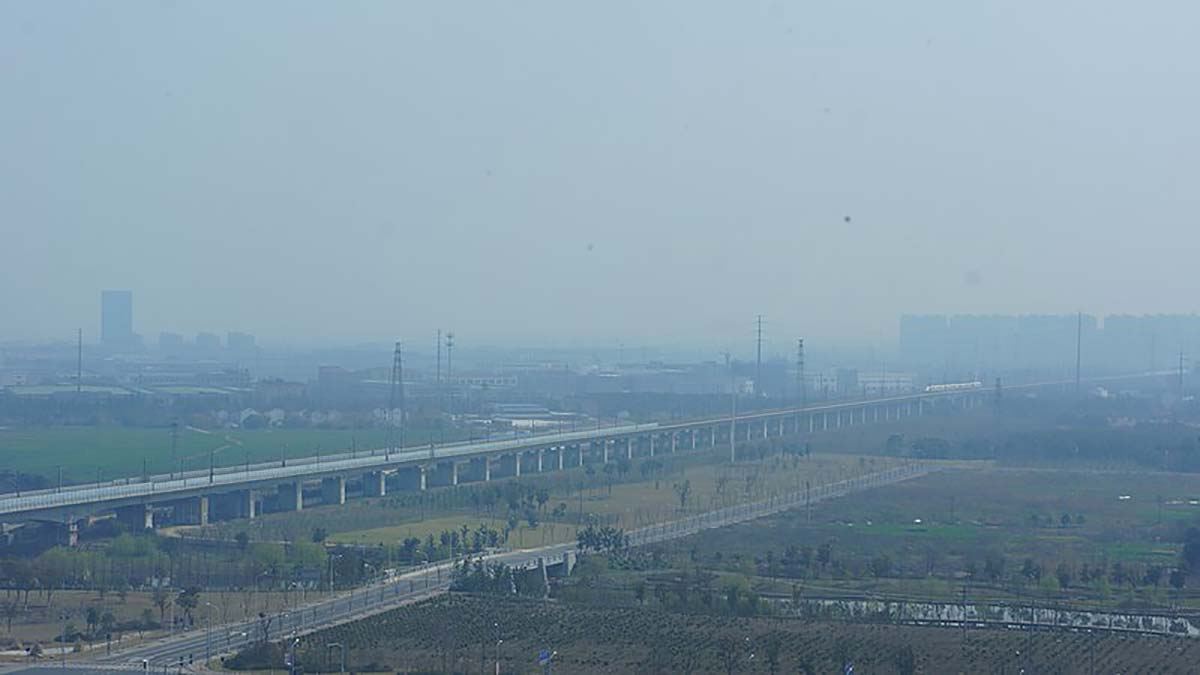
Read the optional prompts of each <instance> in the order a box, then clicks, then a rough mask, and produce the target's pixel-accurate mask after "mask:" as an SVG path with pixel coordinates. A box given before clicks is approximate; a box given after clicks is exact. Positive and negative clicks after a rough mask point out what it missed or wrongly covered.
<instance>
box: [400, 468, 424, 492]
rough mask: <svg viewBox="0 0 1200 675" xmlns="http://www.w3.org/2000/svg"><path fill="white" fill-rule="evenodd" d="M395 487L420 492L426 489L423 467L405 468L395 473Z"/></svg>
mask: <svg viewBox="0 0 1200 675" xmlns="http://www.w3.org/2000/svg"><path fill="white" fill-rule="evenodd" d="M396 485H397V487H399V488H400V489H401V490H409V491H414V492H420V491H421V490H424V489H425V487H426V483H425V467H424V466H419V465H418V466H406V467H402V468H401V469H400V470H399V471H397V472H396Z"/></svg>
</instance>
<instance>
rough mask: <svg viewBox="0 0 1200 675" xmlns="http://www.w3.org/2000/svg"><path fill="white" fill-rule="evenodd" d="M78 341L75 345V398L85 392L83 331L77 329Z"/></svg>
mask: <svg viewBox="0 0 1200 675" xmlns="http://www.w3.org/2000/svg"><path fill="white" fill-rule="evenodd" d="M77 331H78V333H77V340H76V343H75V349H76V351H75V396H76V397H78V396H79V395H80V394H81V393H82V392H83V329H82V328H79V329H77Z"/></svg>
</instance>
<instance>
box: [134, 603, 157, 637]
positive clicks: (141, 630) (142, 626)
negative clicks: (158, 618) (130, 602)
mask: <svg viewBox="0 0 1200 675" xmlns="http://www.w3.org/2000/svg"><path fill="white" fill-rule="evenodd" d="M153 626H154V612H152V611H150V608H149V607H146V608H145V609H143V610H142V620H141V621H140V622H138V637H142V636H144V635H145V634H146V629H147V628H152V627H153Z"/></svg>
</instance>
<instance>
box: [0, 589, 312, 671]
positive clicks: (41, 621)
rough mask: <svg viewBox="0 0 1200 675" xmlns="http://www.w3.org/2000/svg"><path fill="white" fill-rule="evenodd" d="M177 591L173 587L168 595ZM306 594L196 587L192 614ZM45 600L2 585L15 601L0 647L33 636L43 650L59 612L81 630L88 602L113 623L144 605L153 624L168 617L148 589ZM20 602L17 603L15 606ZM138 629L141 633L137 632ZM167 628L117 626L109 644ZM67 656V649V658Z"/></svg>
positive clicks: (225, 615)
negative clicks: (198, 589) (197, 598)
mask: <svg viewBox="0 0 1200 675" xmlns="http://www.w3.org/2000/svg"><path fill="white" fill-rule="evenodd" d="M177 592H178V591H173V592H172V597H174V595H175V594H177ZM312 595H313V592H311V591H310V592H308V593H307V599H309V600H311V599H312ZM305 599H306V596H305V595H303V594H302V593H301V592H300V591H294V592H286V593H285V592H278V591H253V590H246V591H240V592H235V591H227V592H225V591H213V592H203V593H201V604H200V609H197V610H195V611H194V613H193V614H194V620H195V621H196V622H197V623H202V622H203V621H204V620H205V614H204V613H205V612H206V611H208V607H207V606H206V605H205V604H204V603H208V604H211V605H212V620H213V625H214V626H215V625H217V624H220V623H225V622H228V621H239V620H243V619H247V618H250V617H253V616H256V615H257V614H258V613H259V612H266V613H268V614H269V613H274V612H278V611H280V610H285V609H286V608H288V607H291V606H295V605H297V604H303V602H304V600H305ZM49 600H50V602H47V598H46V596H45V595H44V594H42V593H40V592H38V591H34V592H33V593H31V594H30V596H29V605H28V607H25V606H24V603H23V601H22V594H21V593H19V592H18V591H7V592H5V593H4V594H3V595H2V596H0V603H3V605H4V606H5V607H7V606H8V605H9V603H14V602H15V603H16V605H15V607H14V614H13V619H12V624H11V627H9V625H8V623H7V622H8V616H7V615H8V610H7V609H6V610H5V615H4V617H3V622H2V624H0V631H2V632H0V651H2V650H3V649H5V648H6V646H7V647H15V646H17V645H23V646H28V645H30V644H32V643H34V642H38V643H40V644H42V646H43V648H44V649H46V650H47V651H49V650H50V646H51V645H52V644H57V643H56V642H55V639H56V638H58V637H59V636H60V635H61V634H62V630H63V616H64V614H65V615H66V620H67V623H68V627H69V628H70V627H74V628H75V629H77V630H81V631H82V630H84V628H85V623H86V616H87V612H88V609H89V608H95V609H96V610H97V611H98V612H100V613H103V612H111V613H112V615H113V617H114V618H115V619H116V621H117V623H118V624H122V623H127V624H132V623H140V621H141V620H142V619H143V613H144V612H146V611H147V610H148V611H149V612H150V616H151V617H152V619H153V621H154V622H155V623H156V624H157V623H159V622H160V621H162V620H163V619H165V621H166V623H165V624H163V625H167V624H169V623H170V621H171V618H172V609H171V608H170V607H169V606H168V607H167V608H166V611H165V612H160V610H159V608H158V607H157V606H156V605H155V604H154V602H153V594H152V593H150V592H149V591H128V592H126V593H125V594H124V595H122V594H119V593H116V592H112V591H109V592H108V593H104V594H101V593H98V592H95V591H79V590H64V591H56V592H55V593H54V594H53V596H52V597H51V598H49ZM17 608H19V609H17ZM174 615H175V616H176V617H178V618H179V619H180V620H182V617H183V613H182V612H181V611H179V610H175V612H174ZM139 633H142V634H141V635H139ZM165 634H167V630H166V629H165V628H156V629H148V630H144V631H138V630H136V629H134V628H127V629H125V630H118V631H116V632H115V633H114V635H113V646H114V648H115V647H116V646H118V644H120V645H124V646H127V645H128V643H129V642H130V641H133V640H137V639H141V638H142V637H144V638H145V639H153V638H155V637H158V636H161V635H165ZM97 647H98V648H99V649H103V648H104V644H103V641H98V642H97V643H95V645H93V649H94V648H97ZM70 658H71V656H70V655H68V660H70Z"/></svg>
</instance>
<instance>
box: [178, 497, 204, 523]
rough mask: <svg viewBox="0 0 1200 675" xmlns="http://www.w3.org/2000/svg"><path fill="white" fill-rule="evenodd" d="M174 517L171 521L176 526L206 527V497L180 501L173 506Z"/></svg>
mask: <svg viewBox="0 0 1200 675" xmlns="http://www.w3.org/2000/svg"><path fill="white" fill-rule="evenodd" d="M173 506H174V512H173V513H172V515H173V516H174V517H173V518H172V519H171V520H172V522H173V523H175V524H177V525H208V497H190V498H188V499H181V500H179V501H177V502H175V503H174V504H173Z"/></svg>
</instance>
